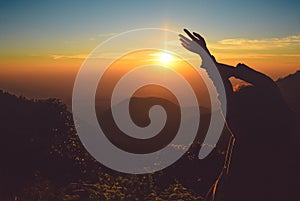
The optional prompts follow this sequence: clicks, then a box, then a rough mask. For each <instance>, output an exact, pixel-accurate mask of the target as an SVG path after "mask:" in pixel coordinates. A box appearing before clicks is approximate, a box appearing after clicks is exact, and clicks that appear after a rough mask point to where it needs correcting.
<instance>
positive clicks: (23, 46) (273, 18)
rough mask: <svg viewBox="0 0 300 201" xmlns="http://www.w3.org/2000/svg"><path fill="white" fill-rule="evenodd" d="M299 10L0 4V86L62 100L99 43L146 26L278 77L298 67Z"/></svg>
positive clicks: (192, 0)
mask: <svg viewBox="0 0 300 201" xmlns="http://www.w3.org/2000/svg"><path fill="white" fill-rule="evenodd" d="M299 10H300V1H297V0H295V1H277V0H275V1H259V0H252V1H237V0H227V1H224V0H219V1H217V0H185V1H183V0H169V1H164V0H151V1H135V0H132V1H125V0H124V1H108V0H107V1H105V0H101V1H76V0H73V1H71V0H65V1H34V0H28V1H1V2H0V44H1V45H0V80H1V81H0V88H2V89H4V90H8V91H12V92H14V93H18V94H24V95H26V96H33V97H45V96H54V97H59V98H61V97H62V96H64V97H62V98H64V99H66V98H67V97H69V95H70V94H71V92H72V84H73V82H74V78H75V75H76V73H77V72H78V70H79V68H80V66H81V64H82V62H83V61H84V59H85V58H86V56H87V55H88V54H89V53H90V52H91V51H92V50H93V49H94V48H95V47H97V45H99V44H100V43H101V42H103V41H105V40H106V39H108V38H110V37H111V36H113V35H115V34H118V33H122V32H124V31H128V30H131V29H137V28H151V27H155V28H167V29H170V30H174V31H177V32H182V29H183V28H188V29H190V30H192V31H197V32H199V33H201V34H202V35H203V36H204V37H205V39H206V41H207V44H208V47H209V49H210V50H211V53H212V54H213V55H215V56H216V58H217V60H218V61H220V62H223V63H227V64H231V65H236V64H237V63H239V62H242V63H246V64H248V65H250V66H252V67H253V68H255V69H257V70H259V71H262V72H264V73H266V74H267V75H269V76H271V77H272V78H273V79H278V78H279V77H283V76H286V75H288V74H290V73H294V72H295V71H296V70H299V69H300V25H299V19H300V12H299ZM57 89H60V91H58V90H57ZM65 94H68V95H65Z"/></svg>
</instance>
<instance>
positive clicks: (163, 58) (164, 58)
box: [158, 52, 173, 63]
mask: <svg viewBox="0 0 300 201" xmlns="http://www.w3.org/2000/svg"><path fill="white" fill-rule="evenodd" d="M158 60H159V61H160V62H162V63H170V62H172V61H173V56H172V55H171V54H169V53H166V52H161V53H160V54H159V55H158Z"/></svg>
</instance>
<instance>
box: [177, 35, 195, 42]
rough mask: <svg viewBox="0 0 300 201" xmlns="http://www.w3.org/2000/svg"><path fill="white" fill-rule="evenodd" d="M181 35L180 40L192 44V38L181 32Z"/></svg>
mask: <svg viewBox="0 0 300 201" xmlns="http://www.w3.org/2000/svg"><path fill="white" fill-rule="evenodd" d="M179 37H180V39H179V40H180V41H181V42H183V43H186V44H190V43H191V42H192V41H191V40H190V39H188V38H187V37H185V36H184V35H181V34H179Z"/></svg>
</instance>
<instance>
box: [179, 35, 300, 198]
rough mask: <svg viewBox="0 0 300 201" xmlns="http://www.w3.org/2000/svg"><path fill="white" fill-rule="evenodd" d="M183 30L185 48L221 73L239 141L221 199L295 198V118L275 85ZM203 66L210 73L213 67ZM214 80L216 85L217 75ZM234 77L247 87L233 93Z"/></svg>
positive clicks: (231, 120) (268, 79)
mask: <svg viewBox="0 0 300 201" xmlns="http://www.w3.org/2000/svg"><path fill="white" fill-rule="evenodd" d="M185 32H186V33H187V34H188V36H189V37H190V38H191V40H190V39H188V38H186V37H185V36H183V35H180V41H181V42H182V45H183V46H184V47H185V48H186V49H188V50H190V51H192V52H194V53H197V54H199V53H200V52H201V51H203V50H205V51H206V52H207V53H208V54H209V55H210V56H211V58H212V59H213V60H214V62H215V64H216V67H217V68H218V70H219V73H220V76H221V78H222V81H223V84H224V87H225V92H226V96H227V116H226V120H227V122H228V124H229V126H230V128H231V129H232V130H233V133H234V135H235V137H236V145H235V147H234V151H233V156H232V162H231V167H230V172H229V177H228V180H227V182H226V183H225V185H224V186H223V189H222V190H223V192H222V194H223V196H224V197H222V198H221V199H220V196H219V200H221V201H222V200H226V201H248V200H249V201H285V200H295V192H296V191H297V188H298V187H296V186H295V185H296V184H295V183H293V182H291V181H294V178H293V177H295V176H299V175H295V173H296V171H297V170H295V169H293V168H292V166H293V165H292V164H293V163H292V153H291V152H290V149H289V132H290V129H291V128H292V126H293V123H294V116H293V113H292V112H291V111H290V109H289V108H288V106H287V104H286V103H285V102H284V100H283V98H282V96H281V94H280V91H279V89H278V87H277V85H276V83H275V82H274V81H273V80H272V79H271V78H269V77H268V76H266V75H264V74H263V73H260V72H258V71H255V70H254V69H252V68H250V67H248V66H246V65H245V64H238V65H237V66H236V67H233V66H229V65H226V64H221V63H218V62H217V61H216V60H215V58H214V57H213V56H212V55H211V54H210V52H209V50H208V48H207V46H206V43H205V40H204V39H203V38H202V37H201V36H200V35H199V34H197V33H195V32H194V33H193V34H191V33H190V32H189V31H188V30H185ZM200 56H201V55H200ZM202 67H203V68H205V69H206V70H207V72H208V74H209V75H210V69H209V67H207V66H202ZM210 77H211V78H212V80H213V82H214V76H210ZM230 77H235V78H238V79H241V80H244V81H246V82H248V83H249V85H248V86H246V87H242V88H241V89H239V90H238V91H237V92H234V91H233V87H232V85H231V82H230V80H229V78H230ZM216 88H217V90H218V87H216ZM221 104H222V103H221ZM299 200H300V199H299Z"/></svg>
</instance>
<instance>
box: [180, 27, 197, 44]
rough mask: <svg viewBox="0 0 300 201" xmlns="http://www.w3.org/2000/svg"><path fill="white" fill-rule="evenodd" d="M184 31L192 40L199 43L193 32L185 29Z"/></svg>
mask: <svg viewBox="0 0 300 201" xmlns="http://www.w3.org/2000/svg"><path fill="white" fill-rule="evenodd" d="M183 31H184V32H185V33H186V34H187V35H188V36H189V37H190V38H191V39H192V40H195V41H197V38H196V37H195V36H194V35H193V34H191V32H189V30H187V29H183Z"/></svg>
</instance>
